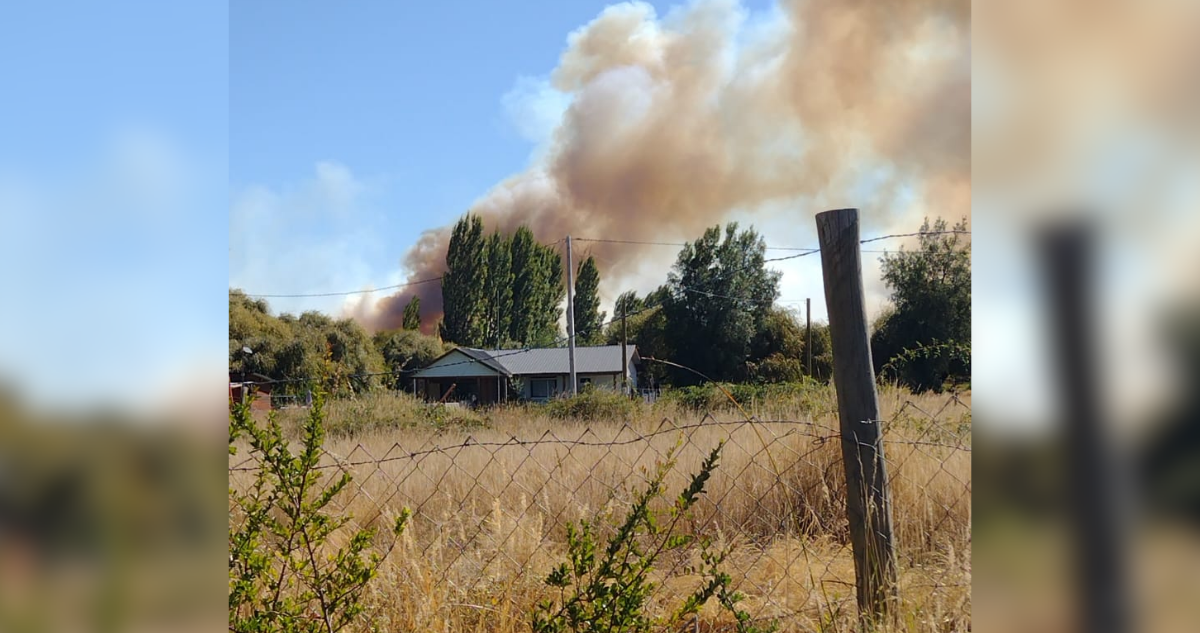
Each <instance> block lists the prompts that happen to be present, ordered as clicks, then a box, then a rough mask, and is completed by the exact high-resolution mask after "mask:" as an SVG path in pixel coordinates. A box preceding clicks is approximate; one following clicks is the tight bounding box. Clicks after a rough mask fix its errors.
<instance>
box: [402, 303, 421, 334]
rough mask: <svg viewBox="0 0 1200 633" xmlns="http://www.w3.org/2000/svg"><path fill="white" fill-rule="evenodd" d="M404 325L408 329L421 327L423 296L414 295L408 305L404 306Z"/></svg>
mask: <svg viewBox="0 0 1200 633" xmlns="http://www.w3.org/2000/svg"><path fill="white" fill-rule="evenodd" d="M402 324H403V327H404V329H406V330H419V329H421V298H420V297H413V298H412V300H411V301H409V302H408V305H406V306H404V320H403V321H402Z"/></svg>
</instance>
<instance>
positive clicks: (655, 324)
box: [604, 307, 671, 387]
mask: <svg viewBox="0 0 1200 633" xmlns="http://www.w3.org/2000/svg"><path fill="white" fill-rule="evenodd" d="M625 330H626V332H627V334H628V344H629V345H636V346H637V349H638V354H639V355H641V356H643V357H645V356H649V357H651V358H661V359H670V358H671V353H670V350H669V348H668V347H667V318H666V314H665V313H664V312H663V310H662V308H661V307H654V308H649V309H646V310H645V311H643V312H639V313H638V314H635V315H633V316H630V317H626V319H625ZM604 336H605V344H607V345H619V344H620V343H621V321H620V319H617V320H616V321H613V322H612V323H610V324H609V325H608V327H607V328H605V330H604ZM638 376H639V377H638V383H639V387H648V386H650V385H651V384H655V385H662V384H667V383H668V382H669V378H670V376H669V374H668V372H667V368H666V366H665V365H661V364H658V363H644V364H643V365H642V367H641V368H640V369H639V372H638Z"/></svg>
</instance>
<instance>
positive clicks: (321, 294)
mask: <svg viewBox="0 0 1200 633" xmlns="http://www.w3.org/2000/svg"><path fill="white" fill-rule="evenodd" d="M943 234H955V235H970V234H971V232H970V231H959V230H952V231H926V232H924V233H895V234H891V235H881V236H879V237H872V238H868V239H865V240H862V241H860V242H859V243H860V244H866V243H868V242H877V241H880V240H886V239H894V238H900V237H920V236H924V235H943ZM571 239H573V240H576V241H579V242H601V243H606V244H634V245H641V246H677V247H683V246H688V243H683V242H645V241H637V240H613V239H600V238H584V237H576V238H571ZM562 243H563V240H561V239H560V240H557V241H554V242H549V243H543V244H542V245H543V246H547V247H550V248H553V247H556V246H558V245H559V244H562ZM765 249H766V250H774V251H802V252H800V253H797V254H795V255H786V256H783V257H771V258H767V259H764V260H763V262H764V263H768V262H782V261H787V260H791V259H797V258H800V257H806V256H808V255H812V254H813V253H819V252H821V249H820V248H814V247H798V246H766V247H765ZM860 252H862V253H888V252H891V251H887V250H863V251H860ZM441 280H442V277H440V276H439V277H431V278H429V279H420V280H417V281H410V282H406V283H402V284H396V285H393V286H383V287H381V288H374V289H371V290H348V291H345V292H319V293H296V294H252V293H245V294H246V296H247V297H253V298H255V299H284V298H305V297H342V296H349V295H357V294H369V293H372V292H381V291H385V290H396V289H398V288H405V287H408V286H415V285H418V284H424V283H429V282H433V281H441Z"/></svg>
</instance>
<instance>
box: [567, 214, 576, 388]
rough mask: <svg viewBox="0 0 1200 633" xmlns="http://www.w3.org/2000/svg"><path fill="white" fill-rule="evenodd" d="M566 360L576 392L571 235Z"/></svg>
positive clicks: (568, 250) (573, 272)
mask: <svg viewBox="0 0 1200 633" xmlns="http://www.w3.org/2000/svg"><path fill="white" fill-rule="evenodd" d="M567 362H568V363H570V367H571V378H570V380H571V395H572V396H574V395H577V394H578V385H577V384H576V383H577V381H576V380H575V260H574V259H572V258H571V236H570V235H568V236H567Z"/></svg>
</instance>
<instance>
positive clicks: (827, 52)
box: [359, 0, 971, 330]
mask: <svg viewBox="0 0 1200 633" xmlns="http://www.w3.org/2000/svg"><path fill="white" fill-rule="evenodd" d="M779 9H780V10H779V11H778V12H777V14H774V15H772V16H771V17H770V18H769V19H766V20H754V21H749V20H748V19H747V15H746V12H745V11H744V10H743V9H742V8H741V7H740V6H739V5H738V3H736V2H732V1H725V0H699V1H697V2H694V3H692V4H690V5H688V6H686V7H683V8H680V9H677V10H675V11H672V12H671V13H670V14H668V15H666V16H664V17H662V18H661V19H660V18H659V17H658V16H656V15H655V12H654V9H653V8H652V7H650V6H649V5H647V4H643V3H627V4H619V5H615V6H611V7H608V8H607V9H605V10H604V11H603V12H602V13H601V14H600V15H599V16H598V17H597V18H596V19H595V20H593V21H592V22H591V23H589V24H587V25H586V26H584V27H583V28H581V29H579V30H577V31H575V32H574V33H572V34H571V35H570V36H569V38H568V45H567V48H566V50H565V52H563V54H562V56H561V58H560V60H559V64H558V67H557V68H555V69H554V71H553V73H552V75H551V82H552V85H553V87H554V88H555V89H556V90H558V91H560V92H562V93H564V94H567V95H568V96H569V97H570V100H571V101H570V106H569V107H568V108H567V110H566V112H565V113H564V115H563V116H562V119H561V121H559V123H558V125H557V128H556V129H555V131H554V133H553V137H552V139H551V141H550V145H549V147H548V148H547V151H545V152H544V153H543V154H542V157H541V158H540V159H539V160H537V161H536V162H535V163H534V164H533V165H532V166H531V167H530V168H529V169H527V170H526V171H524V172H522V173H519V174H517V175H515V176H512V177H511V178H508V179H507V180H505V181H503V182H501V183H499V184H497V185H496V186H495V187H494V188H493V189H492V190H491V191H489V192H488V193H487V194H486V195H484V196H483V197H482V198H481V199H480V200H478V201H477V203H476V204H475V205H474V206H473V208H472V211H474V212H475V213H478V214H481V215H482V217H483V219H484V224H485V227H486V229H487V230H488V231H491V230H493V229H496V228H499V229H500V230H502V231H506V232H507V231H512V230H513V229H515V228H516V227H517V226H519V225H521V224H525V225H528V226H529V227H530V228H531V229H532V230H533V232H534V234H535V235H536V236H537V237H538V239H539V240H541V241H543V242H553V241H557V240H559V239H561V238H562V237H563V236H564V235H567V234H571V235H573V236H577V237H593V238H607V239H625V240H649V241H663V240H670V241H682V240H685V239H694V238H695V237H697V236H698V235H699V234H700V233H701V232H702V231H703V229H704V228H705V227H707V226H712V225H713V224H716V223H719V222H721V221H722V219H723V218H724V217H725V216H726V215H727V214H729V213H730V212H732V211H744V212H754V211H755V210H756V209H757V208H760V207H762V206H763V205H766V204H768V203H773V204H779V203H786V204H788V205H789V207H788V208H789V209H796V210H798V211H803V212H805V213H806V214H811V213H815V212H817V211H820V210H823V209H824V208H827V207H830V206H858V207H860V208H862V209H863V212H864V213H865V214H866V220H867V221H868V222H871V223H872V225H873V227H876V228H888V227H896V226H900V225H904V227H905V228H908V229H909V230H912V229H913V228H915V226H916V225H917V224H919V222H920V216H921V215H930V216H946V217H954V218H957V217H962V216H966V215H969V213H970V211H969V209H970V95H971V92H970V54H969V53H970V48H969V37H970V29H969V23H970V5H969V4H968V3H967V2H966V0H954V1H938V0H912V1H906V2H872V1H868V0H857V1H851V2H847V1H846V0H836V1H835V0H808V1H798V2H789V3H785V4H784V5H782V6H781V7H779ZM866 182H869V183H871V184H870V185H869V186H866V185H864V183H866ZM901 195H908V196H912V198H909V200H912V199H915V201H916V202H915V203H910V202H906V203H904V206H905V208H900V203H899V202H897V200H898V199H899V197H900V196H901ZM903 214H907V215H909V216H911V217H900V216H901V215H903ZM810 224H811V222H810ZM809 230H811V229H810V228H809V227H807V226H806V227H804V234H808V231H809ZM449 234H450V229H449V227H443V228H440V229H436V230H433V231H429V232H427V233H425V234H424V236H423V237H422V238H421V240H420V242H419V243H418V244H417V245H416V246H414V247H413V248H412V249H411V250H410V251H409V252H408V254H407V255H406V256H405V258H404V261H403V264H404V266H405V268H406V269H407V270H408V271H409V281H416V280H419V279H426V278H429V277H436V276H438V275H440V274H441V273H442V272H443V271H444V270H445V255H446V246H447V244H448V241H449ZM587 248H588V249H590V251H591V252H592V253H594V254H595V255H596V257H597V259H598V260H599V261H600V262H601V263H602V265H603V266H604V270H603V275H604V279H605V281H606V282H608V283H612V282H613V281H615V280H619V279H620V278H621V276H622V275H627V274H629V273H631V272H632V271H634V270H636V266H637V264H638V261H639V259H641V255H642V253H640V252H639V251H638V250H637V247H636V246H631V245H627V244H605V243H588V244H587ZM660 254H661V253H660ZM413 296H420V297H421V308H422V313H423V314H422V322H423V328H425V329H427V330H428V329H430V328H432V327H433V324H434V322H435V320H436V319H437V317H438V316H439V315H440V313H441V293H440V287H439V285H438V284H437V283H429V284H421V285H416V286H411V287H409V288H405V289H404V290H403V291H402V292H399V293H397V294H395V295H393V296H391V297H387V298H384V299H382V300H380V301H379V302H378V303H377V304H376V305H374V306H368V307H366V310H362V309H361V308H360V312H361V314H360V315H359V317H360V318H361V319H362V320H363V321H365V322H366V323H367V325H369V326H370V327H372V328H375V329H382V328H392V327H397V326H399V325H400V319H401V314H402V312H403V309H404V306H405V305H406V304H407V303H408V301H409V300H410V299H411V298H412V297H413Z"/></svg>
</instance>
